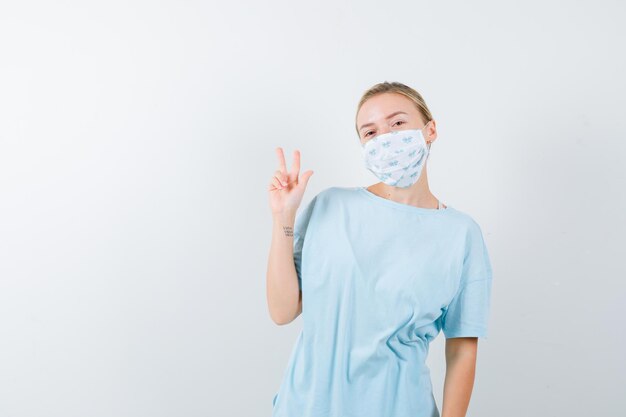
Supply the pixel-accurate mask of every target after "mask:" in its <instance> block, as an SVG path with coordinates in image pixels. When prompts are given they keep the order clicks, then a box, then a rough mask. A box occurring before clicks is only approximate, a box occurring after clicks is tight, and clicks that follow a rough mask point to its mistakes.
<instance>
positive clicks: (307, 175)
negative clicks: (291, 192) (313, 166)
mask: <svg viewBox="0 0 626 417" xmlns="http://www.w3.org/2000/svg"><path fill="white" fill-rule="evenodd" d="M312 175H313V171H312V170H308V171H306V172H304V173H302V175H300V181H299V183H300V184H302V187H303V188H306V186H307V184H308V183H309V178H311V176H312Z"/></svg>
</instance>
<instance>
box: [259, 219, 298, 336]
mask: <svg viewBox="0 0 626 417" xmlns="http://www.w3.org/2000/svg"><path fill="white" fill-rule="evenodd" d="M295 217H296V214H295V213H294V212H285V213H273V215H272V218H273V229H272V243H271V246H270V255H269V260H268V264H267V303H268V306H269V312H270V316H271V318H272V320H273V321H274V322H275V323H276V324H281V325H282V324H287V323H290V322H292V321H293V320H294V319H295V318H296V317H298V315H299V314H300V313H301V312H302V293H301V291H300V288H299V286H298V276H297V274H296V268H295V265H294V259H293V226H294V222H295Z"/></svg>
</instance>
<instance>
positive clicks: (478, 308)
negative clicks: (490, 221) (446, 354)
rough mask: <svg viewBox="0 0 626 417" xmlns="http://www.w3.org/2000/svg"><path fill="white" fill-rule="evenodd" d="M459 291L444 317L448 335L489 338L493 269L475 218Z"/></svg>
mask: <svg viewBox="0 0 626 417" xmlns="http://www.w3.org/2000/svg"><path fill="white" fill-rule="evenodd" d="M461 271H462V272H461V280H460V285H459V289H458V291H457V293H456V294H455V296H454V298H453V299H452V301H451V302H450V304H449V305H448V306H447V308H446V309H445V311H444V313H443V316H442V330H443V333H444V335H445V337H446V338H453V337H481V338H485V339H486V338H487V329H488V321H489V312H490V306H491V283H492V269H491V262H490V259H489V253H488V251H487V246H486V245H485V241H484V239H483V235H482V231H481V229H480V227H479V226H478V224H476V223H475V222H474V221H472V223H471V226H470V227H469V229H468V233H467V235H466V239H465V256H464V259H463V267H462V269H461Z"/></svg>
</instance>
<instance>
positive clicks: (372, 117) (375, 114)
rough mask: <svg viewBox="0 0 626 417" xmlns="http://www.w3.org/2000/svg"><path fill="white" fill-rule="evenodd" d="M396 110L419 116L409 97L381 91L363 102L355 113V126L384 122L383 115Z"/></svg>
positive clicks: (385, 115)
mask: <svg viewBox="0 0 626 417" xmlns="http://www.w3.org/2000/svg"><path fill="white" fill-rule="evenodd" d="M396 111H403V112H406V113H408V114H409V115H410V116H418V117H419V115H418V112H417V109H416V108H415V104H414V103H413V102H412V101H411V100H410V99H409V98H407V97H405V96H403V95H402V94H398V93H383V94H378V95H376V96H374V97H372V98H370V99H369V100H367V101H366V102H365V103H363V105H362V106H361V108H360V109H359V113H358V114H357V119H356V121H357V126H359V127H360V126H361V125H363V124H366V123H378V122H384V121H385V117H387V116H388V115H390V114H391V113H394V112H396Z"/></svg>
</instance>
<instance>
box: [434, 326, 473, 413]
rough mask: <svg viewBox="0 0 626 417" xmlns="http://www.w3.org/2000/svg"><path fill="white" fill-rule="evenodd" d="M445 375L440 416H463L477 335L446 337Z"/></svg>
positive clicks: (471, 384)
mask: <svg viewBox="0 0 626 417" xmlns="http://www.w3.org/2000/svg"><path fill="white" fill-rule="evenodd" d="M445 349H446V377H445V382H444V387H443V407H442V411H441V417H465V415H466V413H467V408H468V406H469V402H470V397H471V395H472V389H473V388H474V376H475V373H476V354H477V350H478V338H477V337H455V338H450V339H446V348H445Z"/></svg>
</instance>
